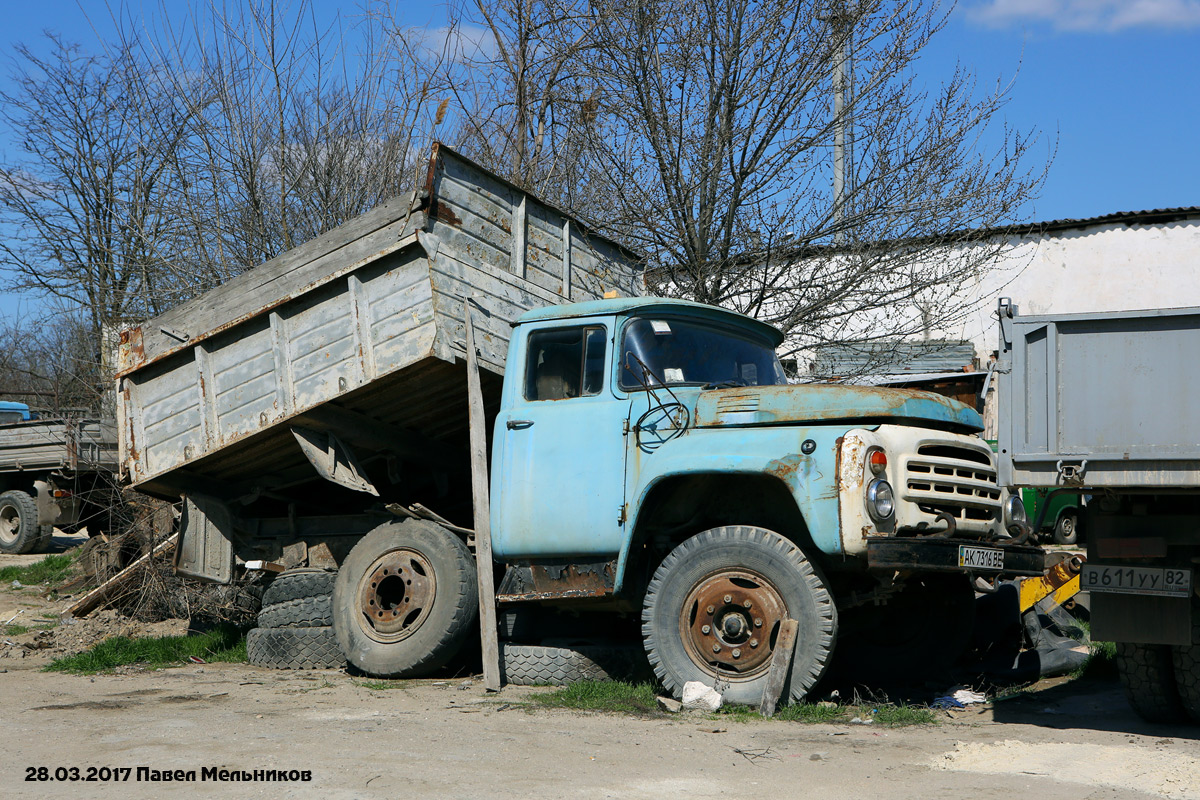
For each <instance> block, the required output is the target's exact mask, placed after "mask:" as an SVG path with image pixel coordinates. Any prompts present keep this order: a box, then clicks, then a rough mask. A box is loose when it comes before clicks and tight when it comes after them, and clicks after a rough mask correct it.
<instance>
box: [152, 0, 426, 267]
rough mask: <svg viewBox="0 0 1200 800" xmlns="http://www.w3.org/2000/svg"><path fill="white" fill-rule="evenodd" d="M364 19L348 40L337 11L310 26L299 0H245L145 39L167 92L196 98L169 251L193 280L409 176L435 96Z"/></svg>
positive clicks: (259, 257)
mask: <svg viewBox="0 0 1200 800" xmlns="http://www.w3.org/2000/svg"><path fill="white" fill-rule="evenodd" d="M165 14H166V11H165V9H164V12H163V15H164V18H165ZM369 21H370V18H364V20H362V21H360V22H359V23H358V27H357V28H356V29H355V30H354V40H355V41H356V43H357V44H356V47H355V49H354V50H353V52H347V51H346V50H344V49H343V44H342V42H343V39H344V38H346V37H347V36H348V34H349V31H348V30H345V29H344V28H343V22H342V21H341V20H337V21H335V22H334V23H332V24H330V25H328V26H326V27H321V26H320V25H319V24H318V22H317V21H316V16H315V14H314V11H313V9H312V6H311V3H310V2H309V0H298V2H295V3H285V2H280V1H277V0H254V2H250V3H247V4H245V5H244V6H242V7H240V8H239V9H237V10H235V11H232V12H228V13H226V12H223V11H217V10H210V11H209V12H208V13H207V14H206V15H202V16H200V17H198V18H193V19H191V20H190V21H189V22H188V24H186V25H183V26H179V27H176V28H174V29H165V30H164V31H163V32H162V33H161V35H159V36H158V37H157V38H156V42H155V46H156V48H157V53H158V56H159V57H160V58H162V59H163V60H167V61H170V62H171V63H172V64H173V65H174V68H173V70H172V72H171V76H172V80H173V81H174V85H175V87H176V91H177V92H179V93H180V94H186V95H187V96H189V97H192V98H195V103H196V108H195V110H194V114H193V119H194V122H195V124H194V126H193V128H192V130H191V139H190V143H189V148H188V149H187V150H186V151H184V152H183V153H182V154H181V158H180V161H179V162H178V169H179V172H180V174H181V175H182V176H183V181H182V185H183V186H184V187H185V191H183V192H182V193H180V195H179V196H178V197H177V198H175V201H176V203H177V210H178V215H179V217H180V218H181V219H183V220H185V221H186V223H187V225H188V228H189V230H188V237H187V241H186V242H181V243H180V251H181V252H180V255H181V256H183V258H182V261H183V262H186V263H188V264H190V265H191V269H192V271H193V274H192V275H191V281H192V283H193V284H195V285H196V286H198V287H201V288H207V287H208V286H211V285H213V284H215V283H219V282H221V281H222V280H225V279H226V278H228V277H230V276H231V275H233V274H236V273H238V272H240V271H242V270H244V269H246V268H248V267H250V266H253V265H255V264H258V263H261V262H263V261H266V260H268V259H269V258H271V257H273V256H275V255H278V254H279V253H281V252H283V251H285V250H288V249H290V248H292V247H295V246H296V245H298V244H300V243H302V242H304V241H307V240H309V239H311V238H313V237H315V236H318V235H320V234H321V233H324V232H325V231H327V230H329V229H331V228H333V227H336V226H337V225H340V224H341V223H343V222H345V221H346V220H348V219H350V218H352V217H354V216H357V215H359V214H361V213H363V212H364V211H366V210H368V209H370V208H372V207H373V206H375V205H377V204H379V203H380V202H382V201H383V200H385V199H387V198H388V197H391V196H393V195H398V194H401V193H402V192H403V191H404V190H406V189H409V188H411V186H412V185H413V183H414V177H415V172H414V165H415V159H416V156H417V150H416V148H417V147H418V146H422V145H423V144H424V141H423V140H424V139H425V138H427V133H425V132H426V131H427V130H428V129H429V127H431V126H432V123H431V121H430V118H431V116H432V113H433V111H432V108H431V106H432V105H435V104H436V101H434V100H433V99H432V96H431V95H430V93H429V91H428V88H427V87H423V86H419V85H414V81H413V76H412V75H411V74H409V73H404V72H399V71H397V66H396V65H397V64H398V63H402V62H401V61H400V60H398V59H396V58H395V57H394V56H393V54H392V53H391V48H392V47H394V46H395V42H394V40H393V39H391V37H386V36H382V35H380V33H379V31H378V30H377V29H376V28H375V27H373V26H372V25H370V24H368V22H369ZM422 115H424V117H425V118H424V119H423V117H422Z"/></svg>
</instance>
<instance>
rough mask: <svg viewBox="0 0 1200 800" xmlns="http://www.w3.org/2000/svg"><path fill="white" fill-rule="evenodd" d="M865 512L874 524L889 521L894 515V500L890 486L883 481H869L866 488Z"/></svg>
mask: <svg viewBox="0 0 1200 800" xmlns="http://www.w3.org/2000/svg"><path fill="white" fill-rule="evenodd" d="M867 511H868V513H870V515H871V517H872V518H873V519H874V520H875V521H876V522H883V521H884V520H887V519H891V518H892V514H894V513H896V498H895V495H893V494H892V485H891V484H890V483H888V482H887V481H885V480H874V481H871V483H870V485H869V486H867Z"/></svg>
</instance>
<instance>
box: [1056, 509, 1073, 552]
mask: <svg viewBox="0 0 1200 800" xmlns="http://www.w3.org/2000/svg"><path fill="white" fill-rule="evenodd" d="M1078 541H1079V517H1077V516H1075V515H1074V514H1063V515H1061V516H1060V517H1059V518H1058V521H1057V522H1055V523H1054V543H1055V544H1061V545H1072V544H1075V543H1076V542H1078Z"/></svg>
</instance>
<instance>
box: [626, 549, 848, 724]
mask: <svg viewBox="0 0 1200 800" xmlns="http://www.w3.org/2000/svg"><path fill="white" fill-rule="evenodd" d="M789 618H790V619H794V620H796V621H797V623H799V628H798V630H797V634H796V645H795V650H794V655H793V659H792V670H791V675H790V689H789V690H788V691H789V694H788V695H785V696H790V697H791V698H792V699H794V700H798V699H800V698H802V697H803V696H804V695H805V693H806V692H807V691H808V690H809V689H811V688H812V687H813V685H814V684H815V683H816V682H817V680H818V679H820V677H821V675H822V673H823V672H824V671H825V667H826V665H827V664H828V661H829V656H830V654H831V652H832V650H833V643H834V639H835V637H836V634H837V610H836V608H835V607H834V604H833V599H832V597H831V596H830V593H829V590H828V588H827V586H826V583H825V580H824V578H823V576H822V575H821V574H820V573H819V572H818V571H817V569H816V568H815V567H814V566H813V564H812V563H811V562H809V560H808V558H807V557H806V556H805V555H804V553H803V552H802V551H801V550H800V548H798V547H797V546H796V545H795V544H793V543H792V542H790V541H788V540H787V539H785V538H784V537H782V536H780V535H779V534H777V533H775V532H773V531H769V530H765V529H763V528H754V527H748V526H730V527H722V528H713V529H711V530H708V531H704V532H703V533H700V534H697V535H696V536H693V537H692V538H691V539H688V540H687V541H685V542H683V543H682V544H680V545H679V546H678V547H676V548H675V549H674V550H672V551H671V553H670V554H669V555H668V556H667V557H666V558H665V559H664V560H663V562H662V564H660V565H659V567H658V569H657V570H656V571H655V573H654V577H653V578H652V579H651V581H650V585H649V586H648V587H647V590H646V598H645V601H644V603H643V606H642V635H643V638H644V640H645V646H646V654H647V656H648V657H649V659H650V664H651V665H652V666H653V667H654V671H655V673H656V674H657V675H658V677H659V679H660V680H661V681H662V683H663V686H665V687H666V688H667V689H668V690H670V691H671V692H673V693H674V694H675V695H676V696H680V695H681V694H682V692H683V685H684V684H685V683H687V682H689V681H700V682H702V683H704V684H706V685H709V686H714V685H717V686H718V687H719V691H721V693H722V695H723V696H724V697H725V700H726V701H727V702H731V703H744V704H756V703H758V702H759V701H760V700H761V699H762V696H763V690H764V688H765V686H766V680H767V672H768V670H769V669H770V666H771V657H772V655H773V653H774V650H775V644H776V641H777V639H778V636H779V630H780V626H781V624H782V622H783V621H784V620H785V619H789Z"/></svg>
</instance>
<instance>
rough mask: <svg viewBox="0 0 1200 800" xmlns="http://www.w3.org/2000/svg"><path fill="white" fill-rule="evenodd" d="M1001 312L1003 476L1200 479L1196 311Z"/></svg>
mask: <svg viewBox="0 0 1200 800" xmlns="http://www.w3.org/2000/svg"><path fill="white" fill-rule="evenodd" d="M1000 316H1001V363H1000V380H1001V382H1000V386H999V392H1000V395H999V398H998V412H999V417H998V418H999V449H1000V452H999V457H1000V480H1001V482H1002V483H1005V484H1008V485H1017V486H1034V487H1043V486H1063V485H1070V484H1074V485H1085V486H1089V487H1113V488H1119V487H1131V488H1143V487H1144V488H1153V487H1195V486H1200V414H1197V413H1196V408H1195V404H1196V398H1197V397H1198V396H1200V371H1197V370H1196V369H1194V368H1193V365H1194V363H1195V358H1196V354H1197V353H1200V308H1178V309H1160V310H1151V311H1132V312H1120V313H1109V314H1062V315H1056V316H1028V317H1023V316H1020V315H1019V314H1017V313H1016V308H1015V307H1014V306H1012V305H1011V304H1007V305H1006V304H1005V302H1004V301H1002V302H1001V308H1000Z"/></svg>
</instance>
